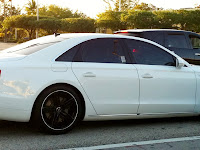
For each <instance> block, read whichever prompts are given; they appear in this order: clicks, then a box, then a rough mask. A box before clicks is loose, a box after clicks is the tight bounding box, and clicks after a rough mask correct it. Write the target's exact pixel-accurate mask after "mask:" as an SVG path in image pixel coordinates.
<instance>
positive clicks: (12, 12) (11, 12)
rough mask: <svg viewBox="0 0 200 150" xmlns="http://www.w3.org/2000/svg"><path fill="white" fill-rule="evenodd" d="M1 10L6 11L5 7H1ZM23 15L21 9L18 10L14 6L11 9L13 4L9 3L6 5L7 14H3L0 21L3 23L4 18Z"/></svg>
mask: <svg viewBox="0 0 200 150" xmlns="http://www.w3.org/2000/svg"><path fill="white" fill-rule="evenodd" d="M0 7H1V8H0V9H2V10H3V9H4V5H3V4H2V5H0ZM20 13H21V9H20V8H16V7H14V6H12V8H11V4H9V3H5V14H4V13H2V14H0V20H1V21H3V19H4V16H5V17H7V16H11V15H19V14H20Z"/></svg>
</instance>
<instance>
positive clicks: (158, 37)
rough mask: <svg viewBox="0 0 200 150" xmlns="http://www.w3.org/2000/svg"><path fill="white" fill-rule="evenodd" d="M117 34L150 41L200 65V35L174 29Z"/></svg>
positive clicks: (139, 30)
mask: <svg viewBox="0 0 200 150" xmlns="http://www.w3.org/2000/svg"><path fill="white" fill-rule="evenodd" d="M115 34H123V35H128V36H136V37H141V38H145V39H149V40H151V41H154V42H156V43H159V44H160V45H163V46H165V47H166V48H168V49H170V50H171V51H174V52H175V53H176V54H177V55H179V56H180V57H182V58H184V59H185V60H186V61H188V62H189V63H191V64H196V65H200V35H199V34H197V33H194V32H190V31H183V30H172V29H133V30H121V31H116V32H115Z"/></svg>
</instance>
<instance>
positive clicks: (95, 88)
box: [0, 34, 200, 134]
mask: <svg viewBox="0 0 200 150" xmlns="http://www.w3.org/2000/svg"><path fill="white" fill-rule="evenodd" d="M180 44H181V43H180ZM199 114H200V69H199V67H197V66H192V65H190V64H188V63H187V62H186V61H184V60H183V59H182V58H180V57H179V56H177V55H176V54H175V53H173V52H171V51H169V50H168V49H166V48H164V47H163V46H161V45H159V44H157V43H155V42H152V41H149V40H146V39H142V38H137V37H130V36H123V35H107V34H61V35H59V34H57V35H51V36H46V37H42V38H38V39H36V40H32V41H29V42H26V43H24V44H20V45H17V46H15V47H12V48H9V49H6V50H3V51H2V52H1V53H0V119H2V120H11V121H21V122H28V121H30V120H31V121H32V122H33V123H35V124H36V125H37V126H38V127H39V128H40V129H41V130H42V131H45V132H48V133H52V134H61V133H66V132H67V131H69V130H71V129H72V128H73V127H74V126H75V125H76V124H77V123H78V122H79V121H82V120H84V121H89V120H112V119H134V118H147V117H151V118H153V117H172V116H194V115H199Z"/></svg>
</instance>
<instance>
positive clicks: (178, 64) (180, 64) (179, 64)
mask: <svg viewBox="0 0 200 150" xmlns="http://www.w3.org/2000/svg"><path fill="white" fill-rule="evenodd" d="M184 66H185V63H184V61H183V60H182V59H181V58H176V68H178V69H180V68H182V67H184Z"/></svg>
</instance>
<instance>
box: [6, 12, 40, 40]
mask: <svg viewBox="0 0 200 150" xmlns="http://www.w3.org/2000/svg"><path fill="white" fill-rule="evenodd" d="M36 18H37V17H36V16H26V15H18V16H11V17H7V18H6V19H4V21H3V24H2V25H3V28H4V29H8V28H23V29H25V30H26V31H27V32H28V34H29V39H33V38H34V35H35V31H36V29H37V26H38V22H37V19H36Z"/></svg>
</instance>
